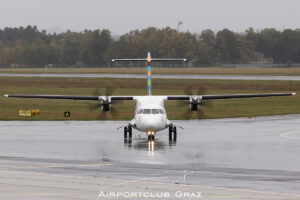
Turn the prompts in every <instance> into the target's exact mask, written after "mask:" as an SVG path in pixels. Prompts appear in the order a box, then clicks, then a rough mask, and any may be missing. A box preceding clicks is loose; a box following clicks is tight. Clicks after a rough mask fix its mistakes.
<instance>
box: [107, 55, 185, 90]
mask: <svg viewBox="0 0 300 200" xmlns="http://www.w3.org/2000/svg"><path fill="white" fill-rule="evenodd" d="M112 61H113V62H116V61H146V62H147V89H148V95H149V96H151V95H152V68H151V63H152V61H184V62H186V61H187V59H185V58H151V53H150V52H148V54H147V58H146V59H145V58H133V59H131V58H129V59H128V58H125V59H112Z"/></svg>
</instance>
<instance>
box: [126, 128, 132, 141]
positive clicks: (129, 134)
mask: <svg viewBox="0 0 300 200" xmlns="http://www.w3.org/2000/svg"><path fill="white" fill-rule="evenodd" d="M127 138H128V139H132V127H131V126H125V127H124V139H127Z"/></svg>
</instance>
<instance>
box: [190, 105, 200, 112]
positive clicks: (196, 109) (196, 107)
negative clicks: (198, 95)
mask: <svg viewBox="0 0 300 200" xmlns="http://www.w3.org/2000/svg"><path fill="white" fill-rule="evenodd" d="M199 107H200V106H199V104H198V103H191V104H190V109H191V111H198V110H199Z"/></svg>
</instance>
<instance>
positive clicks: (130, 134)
mask: <svg viewBox="0 0 300 200" xmlns="http://www.w3.org/2000/svg"><path fill="white" fill-rule="evenodd" d="M127 129H128V133H129V138H132V127H131V126H128V128H127Z"/></svg>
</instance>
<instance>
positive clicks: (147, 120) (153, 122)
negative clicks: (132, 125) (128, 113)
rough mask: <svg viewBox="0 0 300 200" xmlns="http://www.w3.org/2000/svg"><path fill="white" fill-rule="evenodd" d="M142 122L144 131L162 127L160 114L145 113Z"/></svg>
mask: <svg viewBox="0 0 300 200" xmlns="http://www.w3.org/2000/svg"><path fill="white" fill-rule="evenodd" d="M141 122H142V127H143V129H144V131H156V130H158V129H160V127H161V117H160V115H144V116H142V119H141Z"/></svg>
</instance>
